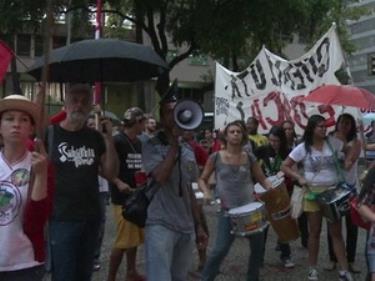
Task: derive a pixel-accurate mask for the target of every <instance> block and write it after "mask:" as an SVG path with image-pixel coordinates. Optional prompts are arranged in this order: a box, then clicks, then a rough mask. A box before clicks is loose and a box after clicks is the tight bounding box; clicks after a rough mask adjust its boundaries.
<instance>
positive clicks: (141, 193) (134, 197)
mask: <svg viewBox="0 0 375 281" xmlns="http://www.w3.org/2000/svg"><path fill="white" fill-rule="evenodd" d="M158 190H159V185H158V184H157V183H156V182H155V180H154V179H150V180H147V182H146V184H145V185H144V186H142V187H138V188H137V189H136V190H135V191H134V192H133V193H131V194H130V195H129V196H128V197H127V198H126V199H125V202H124V204H123V208H122V216H123V217H124V219H126V220H127V221H130V222H132V223H134V224H135V225H137V226H139V227H145V225H146V219H147V209H148V206H149V205H150V202H151V200H152V198H153V197H154V195H155V194H156V192H157V191H158Z"/></svg>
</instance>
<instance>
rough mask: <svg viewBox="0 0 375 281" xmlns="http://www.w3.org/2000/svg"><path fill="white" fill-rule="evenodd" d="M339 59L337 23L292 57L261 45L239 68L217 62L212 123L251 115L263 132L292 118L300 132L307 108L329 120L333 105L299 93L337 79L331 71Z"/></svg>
mask: <svg viewBox="0 0 375 281" xmlns="http://www.w3.org/2000/svg"><path fill="white" fill-rule="evenodd" d="M343 63H344V56H343V52H342V49H341V45H340V42H339V39H338V36H337V34H336V29H335V25H333V26H332V27H331V28H330V29H329V31H328V32H327V33H326V34H325V35H324V36H323V37H322V38H321V39H320V40H319V41H318V42H317V43H316V44H315V45H314V46H313V47H312V48H311V49H310V50H309V51H308V52H307V53H306V54H304V55H303V56H302V57H300V58H298V59H295V60H290V61H287V60H285V59H283V58H281V57H279V56H277V55H275V54H273V53H271V52H270V51H269V50H267V49H266V48H264V47H263V49H262V50H261V51H260V52H259V54H258V55H257V56H256V58H255V59H254V61H253V62H252V63H251V64H250V66H249V67H248V68H246V69H245V70H244V71H242V72H232V71H230V70H228V69H226V68H224V67H223V66H222V65H220V64H219V63H216V79H215V128H216V129H219V128H223V127H224V126H225V125H226V124H227V123H229V122H230V121H233V120H236V119H242V120H245V121H246V119H247V118H248V117H250V116H254V117H256V118H257V119H258V120H259V132H261V133H265V132H268V130H269V129H270V128H271V127H272V126H274V125H279V124H280V123H281V122H282V121H284V120H286V119H290V120H292V121H293V122H294V123H295V125H296V130H297V131H298V132H301V131H302V130H303V128H304V127H305V125H306V122H307V118H308V116H310V115H311V114H322V115H323V116H325V117H326V118H327V123H328V124H331V125H333V124H334V121H335V115H336V110H335V108H334V107H331V106H329V105H319V106H316V105H312V104H305V103H303V102H302V101H301V99H302V98H303V96H305V95H307V94H308V93H309V92H310V91H312V90H314V89H315V88H317V87H318V86H321V85H323V84H340V83H339V81H338V80H337V78H336V76H335V72H336V71H337V70H339V69H340V67H341V66H342V65H343ZM338 108H341V107H338ZM339 111H340V110H339ZM339 113H341V112H339Z"/></svg>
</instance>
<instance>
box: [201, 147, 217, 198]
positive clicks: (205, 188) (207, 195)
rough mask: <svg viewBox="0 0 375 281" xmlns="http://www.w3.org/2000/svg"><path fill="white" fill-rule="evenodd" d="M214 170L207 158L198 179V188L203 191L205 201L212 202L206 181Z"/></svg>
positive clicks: (212, 164)
mask: <svg viewBox="0 0 375 281" xmlns="http://www.w3.org/2000/svg"><path fill="white" fill-rule="evenodd" d="M218 153H219V152H218ZM214 169H215V165H214V163H212V161H211V160H210V158H209V159H208V160H207V162H206V165H205V166H204V169H203V172H202V174H201V176H200V177H199V179H198V184H199V188H200V189H201V190H202V191H203V193H204V197H205V199H206V200H212V194H211V190H210V188H209V185H208V179H209V178H210V176H211V174H212V173H213V171H214Z"/></svg>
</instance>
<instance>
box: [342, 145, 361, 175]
mask: <svg viewBox="0 0 375 281" xmlns="http://www.w3.org/2000/svg"><path fill="white" fill-rule="evenodd" d="M361 147H362V144H361V141H360V140H354V141H353V145H352V146H351V147H350V148H349V150H348V151H347V153H346V155H345V162H344V168H345V170H350V169H351V168H352V167H353V165H354V163H355V162H356V161H357V159H358V157H359V155H360V154H361Z"/></svg>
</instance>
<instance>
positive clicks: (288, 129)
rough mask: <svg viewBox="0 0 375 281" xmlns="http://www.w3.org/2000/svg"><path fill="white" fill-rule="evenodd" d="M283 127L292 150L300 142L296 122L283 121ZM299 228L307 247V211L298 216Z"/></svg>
mask: <svg viewBox="0 0 375 281" xmlns="http://www.w3.org/2000/svg"><path fill="white" fill-rule="evenodd" d="M281 127H282V128H283V130H284V132H285V136H286V141H287V144H288V147H289V149H290V150H292V149H293V148H295V147H296V146H297V144H298V137H297V133H296V131H295V129H294V123H293V122H292V121H291V120H285V121H284V122H283V123H281ZM300 166H301V165H300ZM296 168H301V167H296ZM290 184H291V185H292V186H293V188H294V185H295V184H296V182H295V181H294V180H293V181H292V182H291V183H290ZM298 228H299V231H300V234H301V245H302V247H304V248H307V241H308V239H309V229H308V226H307V217H306V213H305V212H302V214H301V215H300V216H299V218H298Z"/></svg>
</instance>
